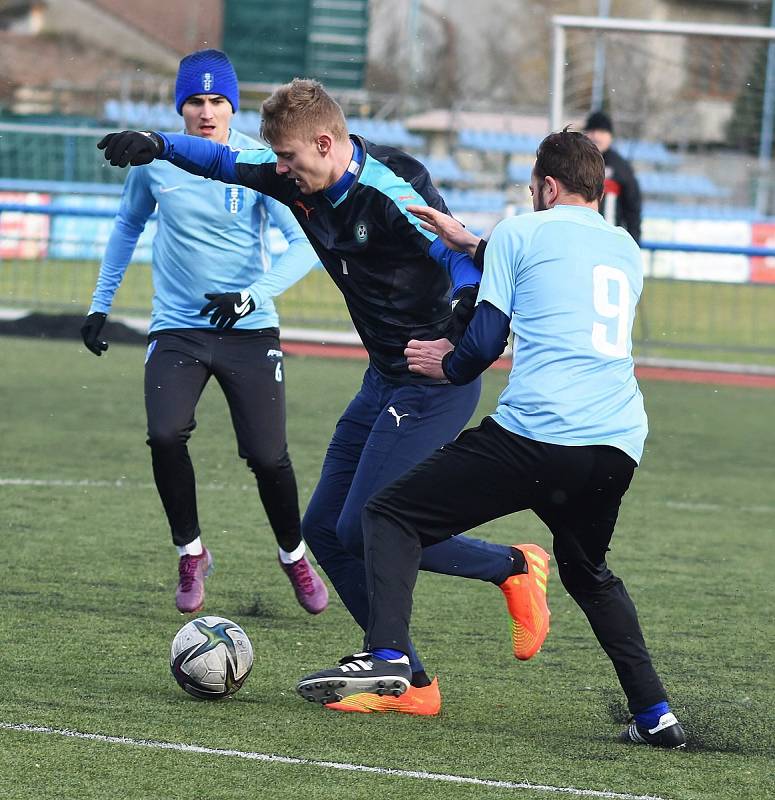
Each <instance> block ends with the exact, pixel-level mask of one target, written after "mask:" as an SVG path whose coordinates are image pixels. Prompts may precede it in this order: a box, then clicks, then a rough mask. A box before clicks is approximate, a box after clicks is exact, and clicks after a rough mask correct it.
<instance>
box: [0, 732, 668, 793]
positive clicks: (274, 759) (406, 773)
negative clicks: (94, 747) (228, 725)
mask: <svg viewBox="0 0 775 800" xmlns="http://www.w3.org/2000/svg"><path fill="white" fill-rule="evenodd" d="M0 728H1V729H5V730H9V731H19V732H21V733H48V734H54V735H55V736H67V737H70V738H71V739H86V740H87V741H91V742H106V743H108V744H124V745H131V746H133V747H147V748H149V749H152V750H175V751H178V752H182V753H198V754H200V755H206V756H226V757H229V758H244V759H246V760H248V761H264V762H268V763H273V764H292V765H295V766H302V767H319V768H321V769H338V770H342V771H343V772H369V773H372V774H375V775H389V776H391V777H396V778H411V779H414V780H421V781H437V782H440V783H459V784H466V785H474V786H489V787H492V788H494V789H514V790H517V791H532V792H548V793H553V794H569V795H573V796H575V797H607V798H612V799H613V800H665V798H662V797H657V796H655V795H651V794H626V793H621V792H606V791H596V790H594V789H576V788H574V787H572V786H545V785H542V784H538V783H516V782H513V781H495V780H486V779H484V778H469V777H467V776H465V775H445V774H444V773H438V772H424V771H422V770H408V769H389V768H387V767H369V766H366V765H364V764H347V763H340V762H338V761H317V760H314V759H311V758H294V757H293V756H278V755H274V754H268V753H251V752H250V751H245V750H221V749H217V748H213V747H200V746H199V745H195V744H182V743H180V742H157V741H154V740H152V739H130V738H128V737H126V736H105V735H103V734H101V733H82V732H80V731H71V730H61V729H58V728H47V727H43V726H39V725H24V724H13V723H10V722H0Z"/></svg>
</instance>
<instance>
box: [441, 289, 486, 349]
mask: <svg viewBox="0 0 775 800" xmlns="http://www.w3.org/2000/svg"><path fill="white" fill-rule="evenodd" d="M478 293H479V284H478V283H477V284H476V285H475V286H464V287H463V288H462V289H459V290H458V293H457V294H456V295H455V298H454V300H453V301H452V317H451V318H450V320H449V327H448V329H447V339H449V340H450V342H452V344H454V345H457V344H458V343H459V342H460V340H461V339H462V338H463V334H464V333H465V332H466V328H467V327H468V323H469V322H470V321H471V318H472V317H473V316H474V311H475V310H476V296H477V294H478Z"/></svg>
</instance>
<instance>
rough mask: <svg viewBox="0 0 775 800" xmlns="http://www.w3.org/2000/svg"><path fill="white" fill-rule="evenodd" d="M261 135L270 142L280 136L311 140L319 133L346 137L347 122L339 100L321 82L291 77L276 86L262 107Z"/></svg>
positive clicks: (278, 138) (337, 137) (334, 136)
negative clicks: (287, 81)
mask: <svg viewBox="0 0 775 800" xmlns="http://www.w3.org/2000/svg"><path fill="white" fill-rule="evenodd" d="M261 114H262V117H263V119H262V121H261V136H262V138H263V139H264V140H265V141H267V142H269V144H272V142H274V141H278V140H280V139H282V138H283V137H291V138H298V139H301V140H302V141H312V140H313V139H314V138H315V137H316V136H317V135H318V134H320V133H329V134H331V136H332V137H333V138H334V139H335V140H339V141H343V140H345V139H347V136H348V133H347V122H346V121H345V118H344V113H343V112H342V108H341V106H340V105H339V103H337V102H336V100H334V98H333V97H331V95H330V94H328V92H327V91H326V90H325V89H324V88H323V86H322V84H320V83H319V82H318V81H315V80H312V79H311V78H294V79H293V80H292V81H291V82H290V83H285V84H283V85H282V86H280V87H279V88H278V89H276V90H275V91H274V92H273V93H272V95H271V96H270V97H268V98H267V99H266V100H264V102H263V104H262V106H261Z"/></svg>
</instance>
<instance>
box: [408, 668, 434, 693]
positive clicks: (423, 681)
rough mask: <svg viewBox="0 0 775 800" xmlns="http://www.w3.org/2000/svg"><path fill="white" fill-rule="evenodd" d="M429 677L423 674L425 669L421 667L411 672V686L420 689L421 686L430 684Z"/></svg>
mask: <svg viewBox="0 0 775 800" xmlns="http://www.w3.org/2000/svg"><path fill="white" fill-rule="evenodd" d="M430 685H431V681H430V678H429V677H428V676H427V675H426V674H425V670H424V669H421V670H420V671H419V672H413V673H412V686H414V687H415V689H422V688H423V686H430Z"/></svg>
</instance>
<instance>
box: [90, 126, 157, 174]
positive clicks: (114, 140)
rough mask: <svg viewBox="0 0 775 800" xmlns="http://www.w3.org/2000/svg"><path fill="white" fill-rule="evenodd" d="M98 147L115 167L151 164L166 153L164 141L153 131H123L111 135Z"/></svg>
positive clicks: (104, 138)
mask: <svg viewBox="0 0 775 800" xmlns="http://www.w3.org/2000/svg"><path fill="white" fill-rule="evenodd" d="M97 147H98V148H99V149H100V150H104V151H105V158H107V160H108V161H110V163H111V164H112V165H113V166H114V167H125V166H126V165H127V164H131V165H132V166H133V167H139V166H140V165H141V164H150V163H151V161H153V160H154V158H157V157H158V156H160V155H161V154H162V153H163V152H164V141H163V140H162V138H161V136H159V134H158V133H154V132H153V131H121V133H109V134H108V135H107V136H105V137H103V139H102V140H101V141H100V142H99V144H98V145H97Z"/></svg>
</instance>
